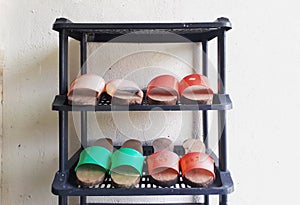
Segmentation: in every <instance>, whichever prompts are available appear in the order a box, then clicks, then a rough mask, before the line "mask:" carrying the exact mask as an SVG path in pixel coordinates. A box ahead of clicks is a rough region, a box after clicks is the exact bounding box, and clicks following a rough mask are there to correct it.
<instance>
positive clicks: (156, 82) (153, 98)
mask: <svg viewBox="0 0 300 205" xmlns="http://www.w3.org/2000/svg"><path fill="white" fill-rule="evenodd" d="M178 84H179V83H178V80H177V79H176V78H175V77H173V76H171V75H160V76H157V77H155V78H153V79H152V80H151V81H150V82H149V84H148V86H147V92H146V95H147V99H148V103H149V104H160V105H176V104H177V101H178V96H179V93H178Z"/></svg>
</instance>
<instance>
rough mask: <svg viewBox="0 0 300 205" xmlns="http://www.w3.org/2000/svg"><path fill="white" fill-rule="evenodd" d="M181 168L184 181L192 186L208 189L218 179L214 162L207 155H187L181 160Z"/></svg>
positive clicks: (197, 153)
mask: <svg viewBox="0 0 300 205" xmlns="http://www.w3.org/2000/svg"><path fill="white" fill-rule="evenodd" d="M180 167H181V172H182V176H183V179H184V181H185V182H186V183H187V184H189V185H191V186H203V187H207V186H208V185H210V184H211V183H212V182H213V181H214V179H215V178H216V175H215V172H214V160H213V158H212V157H211V156H209V155H207V154H205V153H201V152H191V153H187V154H185V155H184V156H183V157H182V158H181V159H180Z"/></svg>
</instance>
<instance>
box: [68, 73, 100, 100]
mask: <svg viewBox="0 0 300 205" xmlns="http://www.w3.org/2000/svg"><path fill="white" fill-rule="evenodd" d="M104 86H105V82H104V80H103V78H102V77H100V76H98V75H94V74H84V75H81V76H79V77H77V78H76V79H75V80H73V81H72V82H71V84H70V89H69V90H68V93H67V96H68V103H69V104H70V105H96V104H97V99H98V98H99V97H100V95H101V93H102V92H103V90H104Z"/></svg>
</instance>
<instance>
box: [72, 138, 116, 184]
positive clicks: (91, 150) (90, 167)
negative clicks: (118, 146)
mask: <svg viewBox="0 0 300 205" xmlns="http://www.w3.org/2000/svg"><path fill="white" fill-rule="evenodd" d="M112 151H113V146H112V140H111V139H108V138H103V139H99V140H97V141H96V142H95V143H94V144H93V146H90V147H87V148H85V149H84V150H83V151H82V152H81V153H80V157H79V161H78V164H77V166H76V167H75V172H76V177H77V179H78V181H79V182H80V183H81V184H82V185H84V186H94V185H98V184H101V183H102V182H103V180H104V178H105V175H106V173H107V172H108V170H109V168H110V158H111V153H112Z"/></svg>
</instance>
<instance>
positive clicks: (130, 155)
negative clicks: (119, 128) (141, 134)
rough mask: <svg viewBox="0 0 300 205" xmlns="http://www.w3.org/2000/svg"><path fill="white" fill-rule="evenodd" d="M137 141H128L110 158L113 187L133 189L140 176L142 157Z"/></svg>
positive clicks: (140, 145)
mask: <svg viewBox="0 0 300 205" xmlns="http://www.w3.org/2000/svg"><path fill="white" fill-rule="evenodd" d="M142 153H143V151H142V144H141V142H140V141H138V140H128V141H126V142H125V143H124V144H123V146H122V147H121V148H120V149H119V150H117V151H115V152H114V153H113V154H112V157H111V162H112V164H111V169H110V175H111V179H112V183H113V185H114V186H115V187H125V188H129V187H135V186H136V185H137V184H138V183H139V181H140V177H141V176H142V172H143V165H144V156H143V154H142Z"/></svg>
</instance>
